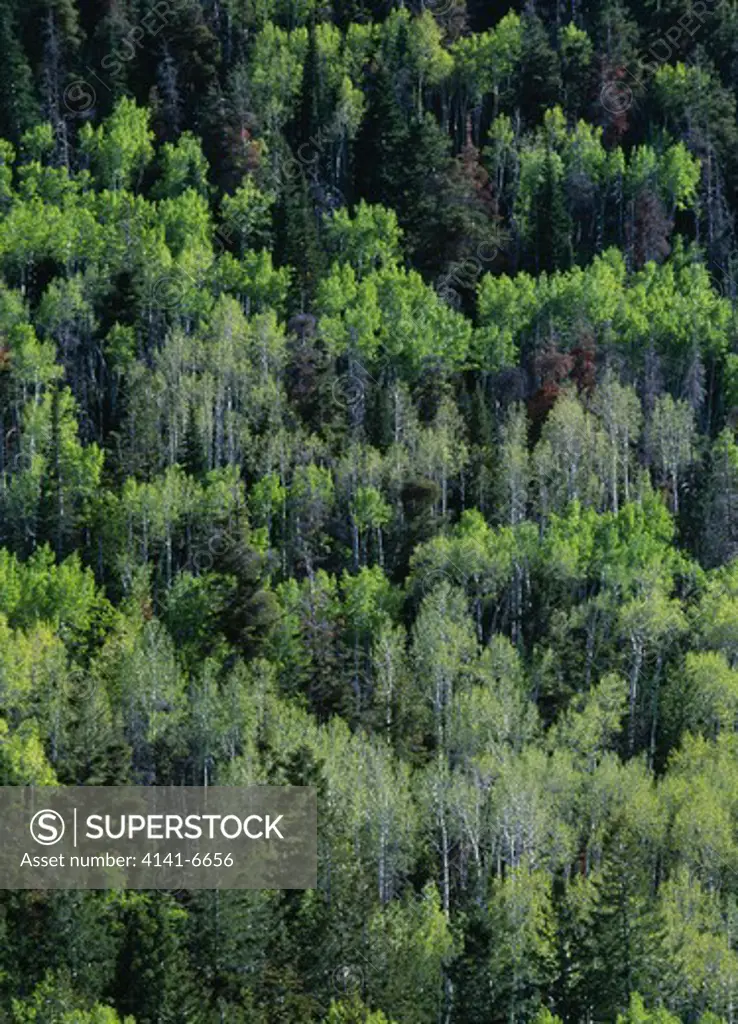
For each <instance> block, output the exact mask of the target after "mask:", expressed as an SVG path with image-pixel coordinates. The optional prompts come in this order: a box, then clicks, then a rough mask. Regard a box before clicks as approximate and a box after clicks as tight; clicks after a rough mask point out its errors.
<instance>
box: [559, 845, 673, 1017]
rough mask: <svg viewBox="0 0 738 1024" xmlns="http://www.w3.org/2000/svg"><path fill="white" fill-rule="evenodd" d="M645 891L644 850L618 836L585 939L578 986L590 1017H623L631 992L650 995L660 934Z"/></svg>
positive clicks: (600, 882)
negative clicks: (588, 953)
mask: <svg viewBox="0 0 738 1024" xmlns="http://www.w3.org/2000/svg"><path fill="white" fill-rule="evenodd" d="M648 888H649V879H648V878H647V864H645V863H644V854H643V850H642V848H640V847H638V848H635V849H634V848H632V846H630V845H629V844H628V843H627V842H625V841H624V840H623V839H622V837H621V836H618V835H616V836H615V838H614V841H613V843H612V845H611V849H610V852H609V854H608V856H607V857H606V859H605V862H604V865H603V870H602V875H601V877H600V879H599V882H598V889H599V892H598V895H597V899H596V902H595V906H594V909H593V912H592V918H591V929H590V931H589V937H588V939H587V944H588V945H590V946H591V949H592V953H591V956H589V957H587V958H586V960H585V961H584V962H583V963H582V965H581V979H580V983H579V985H578V986H577V1000H579V1001H581V1002H582V1004H583V1005H585V1006H586V1007H587V1009H588V1010H589V1013H588V1014H587V1016H588V1017H589V1019H594V1020H602V1019H604V1018H606V1017H607V1018H612V1017H613V1016H614V1015H615V1014H616V1013H617V1012H621V1013H624V1012H625V1011H626V1010H627V1007H628V1004H629V1002H630V996H631V993H633V992H644V991H648V990H649V988H650V987H651V985H652V984H653V982H654V980H655V979H656V978H657V976H658V941H659V935H658V929H657V926H656V921H655V915H654V913H653V910H652V907H651V905H650V903H649V899H648ZM580 1019H581V1018H580Z"/></svg>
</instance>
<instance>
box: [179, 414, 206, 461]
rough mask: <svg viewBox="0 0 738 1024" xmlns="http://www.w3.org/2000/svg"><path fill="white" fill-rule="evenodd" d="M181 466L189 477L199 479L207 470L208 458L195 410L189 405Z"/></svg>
mask: <svg viewBox="0 0 738 1024" xmlns="http://www.w3.org/2000/svg"><path fill="white" fill-rule="evenodd" d="M183 465H184V468H185V469H186V471H187V473H188V474H189V475H190V476H194V477H196V478H197V479H200V478H201V477H202V476H203V475H204V474H205V473H207V470H208V457H207V452H206V450H205V445H204V443H203V437H202V432H201V430H200V428H199V426H198V423H197V416H196V415H195V408H194V406H193V405H190V408H189V412H188V414H187V426H186V428H185V435H184V458H183Z"/></svg>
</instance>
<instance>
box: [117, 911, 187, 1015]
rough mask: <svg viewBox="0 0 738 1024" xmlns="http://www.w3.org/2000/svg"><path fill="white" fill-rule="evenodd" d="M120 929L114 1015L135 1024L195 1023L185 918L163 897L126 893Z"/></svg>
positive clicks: (120, 913) (121, 912) (120, 918)
mask: <svg viewBox="0 0 738 1024" xmlns="http://www.w3.org/2000/svg"><path fill="white" fill-rule="evenodd" d="M118 913H119V926H120V928H121V929H122V936H121V942H120V951H119V953H118V960H117V964H116V972H115V979H114V981H113V983H112V985H111V990H110V996H111V997H112V1000H113V1002H114V1003H115V1006H116V1008H117V1009H118V1012H119V1013H120V1014H121V1016H122V1015H124V1014H130V1015H131V1016H135V1018H136V1024H158V1022H160V1021H184V1020H190V1021H199V1020H202V1019H203V1017H202V1016H201V1015H200V1012H199V1011H198V1009H197V1006H198V999H197V998H196V996H195V993H194V991H193V985H192V978H193V972H192V968H191V965H190V963H189V958H188V956H187V946H186V935H185V915H184V914H183V913H182V910H181V908H180V907H179V906H178V905H177V903H176V901H175V899H174V898H173V897H172V896H171V895H169V894H168V893H151V894H147V893H143V892H128V893H125V894H124V896H123V898H122V899H121V902H120V905H119V912H118Z"/></svg>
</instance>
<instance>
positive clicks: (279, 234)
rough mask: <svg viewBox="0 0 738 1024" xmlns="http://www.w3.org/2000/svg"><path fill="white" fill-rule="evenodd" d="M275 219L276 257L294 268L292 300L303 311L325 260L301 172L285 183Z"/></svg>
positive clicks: (312, 202)
mask: <svg viewBox="0 0 738 1024" xmlns="http://www.w3.org/2000/svg"><path fill="white" fill-rule="evenodd" d="M274 219H275V253H276V256H277V260H278V262H280V263H282V264H285V263H286V264H289V265H290V266H291V267H293V268H294V270H295V275H294V279H293V282H292V288H293V300H294V302H295V304H296V306H297V307H298V308H299V309H300V310H301V311H305V310H306V309H307V308H308V306H309V304H310V300H311V299H312V296H313V295H314V293H315V288H316V286H317V283H318V280H319V278H320V275H321V273H322V272H323V270H324V267H325V259H324V253H323V248H322V247H321V245H320V238H319V232H318V216H317V213H316V210H315V203H314V201H313V198H312V195H311V192H310V186H309V184H308V181H307V179H306V178H305V175H304V174H303V173H302V171H300V173H299V174H295V175H294V176H293V177H292V178H290V180H289V181H288V182H287V184H286V186H285V189H284V192H283V194H282V197H281V200H280V203H279V205H278V207H277V210H276V214H275V218H274Z"/></svg>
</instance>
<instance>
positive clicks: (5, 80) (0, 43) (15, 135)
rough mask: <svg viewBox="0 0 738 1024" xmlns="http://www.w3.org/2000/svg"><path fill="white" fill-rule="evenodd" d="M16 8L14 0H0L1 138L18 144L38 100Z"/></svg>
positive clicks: (35, 117)
mask: <svg viewBox="0 0 738 1024" xmlns="http://www.w3.org/2000/svg"><path fill="white" fill-rule="evenodd" d="M15 8H16V4H14V3H13V0H0V54H2V60H1V61H0V138H3V139H8V140H9V141H10V142H13V143H15V144H17V143H18V142H19V141H20V137H21V135H22V134H23V132H24V131H25V130H26V129H27V128H30V127H31V126H32V125H33V124H35V123H36V122H37V121H38V100H37V98H36V96H35V95H34V88H33V76H32V75H31V69H30V67H29V65H28V61H27V59H26V55H25V53H24V50H23V43H22V40H21V35H20V25H19V24H18V19H17V17H16V11H15Z"/></svg>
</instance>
